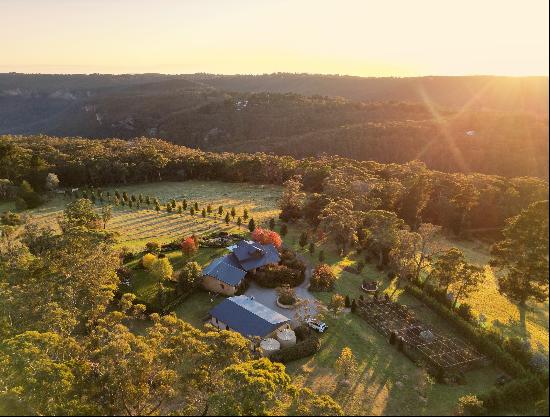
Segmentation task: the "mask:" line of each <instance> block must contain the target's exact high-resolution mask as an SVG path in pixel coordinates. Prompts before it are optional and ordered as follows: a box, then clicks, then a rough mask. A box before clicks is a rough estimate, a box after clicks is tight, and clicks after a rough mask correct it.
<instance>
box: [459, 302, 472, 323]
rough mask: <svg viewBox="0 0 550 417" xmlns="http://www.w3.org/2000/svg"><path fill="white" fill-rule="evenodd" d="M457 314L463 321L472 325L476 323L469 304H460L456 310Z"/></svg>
mask: <svg viewBox="0 0 550 417" xmlns="http://www.w3.org/2000/svg"><path fill="white" fill-rule="evenodd" d="M456 312H457V314H458V315H459V316H460V317H462V318H463V319H464V320H466V321H468V322H470V323H473V322H475V321H476V318H475V316H474V314H473V313H472V307H471V306H470V305H469V304H466V303H462V304H460V306H459V307H458V309H457V310H456Z"/></svg>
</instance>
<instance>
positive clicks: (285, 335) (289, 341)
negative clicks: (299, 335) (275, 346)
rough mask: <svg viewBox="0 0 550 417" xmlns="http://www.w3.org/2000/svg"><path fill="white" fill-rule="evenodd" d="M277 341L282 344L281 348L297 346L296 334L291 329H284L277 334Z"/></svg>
mask: <svg viewBox="0 0 550 417" xmlns="http://www.w3.org/2000/svg"><path fill="white" fill-rule="evenodd" d="M277 340H278V341H279V342H280V343H281V347H284V348H285V347H288V346H292V345H295V344H296V333H294V332H293V331H292V330H290V329H284V330H281V331H279V332H277Z"/></svg>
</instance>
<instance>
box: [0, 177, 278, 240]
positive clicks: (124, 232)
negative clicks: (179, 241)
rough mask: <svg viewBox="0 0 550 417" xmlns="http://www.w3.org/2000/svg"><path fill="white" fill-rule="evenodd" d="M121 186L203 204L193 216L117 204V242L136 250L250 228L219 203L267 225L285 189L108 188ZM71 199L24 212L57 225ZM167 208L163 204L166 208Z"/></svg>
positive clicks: (113, 224)
mask: <svg viewBox="0 0 550 417" xmlns="http://www.w3.org/2000/svg"><path fill="white" fill-rule="evenodd" d="M115 189H117V190H119V192H120V193H122V192H123V191H126V192H127V193H128V195H130V196H131V195H132V194H134V195H136V196H138V195H139V194H140V193H141V194H143V195H144V196H146V195H149V196H151V197H156V198H158V199H159V200H160V202H161V203H162V204H165V203H166V202H168V201H170V200H171V199H176V200H177V201H182V200H183V199H186V200H187V202H188V204H189V205H191V204H193V203H195V202H197V203H198V204H199V213H196V214H195V215H194V216H191V215H190V214H189V211H186V212H185V213H183V214H182V215H180V214H177V213H174V212H173V213H168V212H166V211H162V212H156V211H155V210H153V209H147V208H143V207H142V208H141V209H136V208H133V209H130V208H128V207H115V208H114V210H113V218H112V220H111V221H110V222H109V223H108V224H107V228H108V229H109V230H111V231H114V232H117V233H118V234H119V243H118V246H119V247H122V246H126V247H129V248H131V249H137V250H139V249H142V248H143V247H144V245H145V244H146V243H147V242H149V241H151V240H155V241H158V242H160V243H168V242H171V241H173V240H174V239H176V238H181V237H184V236H189V235H191V234H197V235H202V234H207V233H211V232H214V231H229V232H231V231H239V230H240V231H246V227H245V226H246V225H245V224H243V226H242V227H241V228H240V229H239V228H238V227H237V225H236V224H235V222H234V221H232V222H230V223H229V225H226V223H225V222H224V216H225V213H224V215H223V216H221V217H220V216H218V215H217V208H218V206H220V205H221V206H223V207H224V209H225V210H230V209H231V208H232V207H235V209H236V211H237V216H241V215H242V213H243V210H244V209H245V208H246V209H248V212H249V216H250V217H253V218H254V219H255V220H256V222H257V223H258V224H260V223H264V222H266V221H267V220H269V219H270V218H271V217H277V214H278V209H277V208H276V207H277V201H278V199H279V196H280V193H281V187H278V186H267V185H252V184H243V183H224V182H219V181H182V182H160V183H148V184H138V185H127V186H126V185H119V186H117V187H112V188H105V189H104V190H105V191H110V192H111V194H113V193H114V190H115ZM68 202H69V200H67V199H65V198H63V197H60V196H56V197H54V198H53V199H51V200H50V201H48V202H47V203H46V204H44V205H42V206H40V207H38V208H36V209H33V210H28V211H25V212H24V213H25V214H28V215H30V216H31V221H32V222H35V223H38V224H41V225H44V226H46V225H47V226H50V227H53V228H57V218H58V217H59V216H61V214H62V211H63V209H64V208H65V206H66V204H67V203H68ZM208 204H211V205H212V208H213V209H214V211H215V213H216V214H214V213H213V214H212V215H210V216H207V217H206V218H202V216H201V214H200V210H201V209H202V208H203V207H206V205H208ZM164 207H165V206H163V208H164ZM0 209H1V210H0V211H5V210H8V209H13V204H11V203H3V204H2V206H1V207H0ZM235 220H236V218H235Z"/></svg>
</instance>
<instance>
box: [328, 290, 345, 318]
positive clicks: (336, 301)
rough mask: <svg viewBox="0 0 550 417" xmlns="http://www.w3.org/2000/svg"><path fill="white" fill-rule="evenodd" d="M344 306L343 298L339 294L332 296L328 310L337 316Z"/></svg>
mask: <svg viewBox="0 0 550 417" xmlns="http://www.w3.org/2000/svg"><path fill="white" fill-rule="evenodd" d="M345 305H346V302H345V299H344V297H343V296H341V295H340V294H333V295H332V297H331V299H330V303H329V305H328V308H329V310H331V311H332V312H333V313H334V314H338V313H339V312H340V310H342V309H343V308H344V306H345Z"/></svg>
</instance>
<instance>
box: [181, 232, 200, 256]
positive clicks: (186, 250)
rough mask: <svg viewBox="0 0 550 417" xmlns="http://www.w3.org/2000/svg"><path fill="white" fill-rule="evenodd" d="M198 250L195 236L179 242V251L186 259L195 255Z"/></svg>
mask: <svg viewBox="0 0 550 417" xmlns="http://www.w3.org/2000/svg"><path fill="white" fill-rule="evenodd" d="M198 249H199V247H198V243H197V239H196V237H195V236H189V237H187V238H185V239H183V240H182V242H181V251H182V252H183V254H184V255H185V256H187V257H189V256H191V255H193V254H194V253H196V252H197V250H198Z"/></svg>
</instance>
